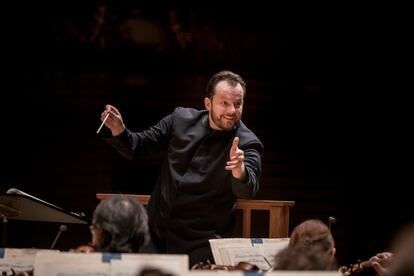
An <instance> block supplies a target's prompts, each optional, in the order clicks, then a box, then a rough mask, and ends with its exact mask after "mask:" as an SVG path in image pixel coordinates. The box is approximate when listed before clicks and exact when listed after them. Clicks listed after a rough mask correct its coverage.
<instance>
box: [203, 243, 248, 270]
mask: <svg viewBox="0 0 414 276" xmlns="http://www.w3.org/2000/svg"><path fill="white" fill-rule="evenodd" d="M209 242H210V247H211V252H212V253H213V257H214V262H215V263H216V264H220V265H229V264H227V263H225V260H223V258H222V255H221V252H220V248H234V247H237V248H247V247H252V243H251V241H250V239H244V238H233V239H210V240H209ZM226 260H227V259H226Z"/></svg>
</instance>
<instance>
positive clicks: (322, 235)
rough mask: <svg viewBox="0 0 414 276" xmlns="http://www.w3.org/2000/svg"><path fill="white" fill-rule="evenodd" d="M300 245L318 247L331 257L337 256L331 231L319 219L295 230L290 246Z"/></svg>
mask: <svg viewBox="0 0 414 276" xmlns="http://www.w3.org/2000/svg"><path fill="white" fill-rule="evenodd" d="M298 244H300V245H304V246H305V247H308V248H310V247H315V246H318V247H320V248H321V250H323V251H325V252H327V253H328V254H330V255H335V251H336V249H335V242H334V239H333V237H332V233H331V230H329V227H328V226H327V225H326V224H325V223H323V222H322V221H320V220H318V219H309V220H305V221H304V222H302V223H301V224H299V225H297V226H296V227H295V228H294V229H293V231H292V233H291V235H290V242H289V246H294V245H298Z"/></svg>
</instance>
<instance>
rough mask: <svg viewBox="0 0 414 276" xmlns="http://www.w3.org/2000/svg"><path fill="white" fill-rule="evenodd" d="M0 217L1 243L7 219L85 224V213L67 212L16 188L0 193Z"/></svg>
mask: <svg viewBox="0 0 414 276" xmlns="http://www.w3.org/2000/svg"><path fill="white" fill-rule="evenodd" d="M0 217H1V218H2V219H3V245H5V242H6V240H5V239H6V238H5V233H6V223H7V220H8V219H15V220H31V221H46V222H60V223H76V224H87V223H88V222H87V221H86V220H85V215H82V214H78V213H74V212H69V211H67V210H64V209H62V208H60V207H58V206H56V205H53V204H50V203H48V202H46V201H43V200H41V199H39V198H36V197H34V196H32V195H29V194H27V193H25V192H22V191H20V190H18V189H15V188H11V189H9V190H8V191H7V193H6V194H4V195H0Z"/></svg>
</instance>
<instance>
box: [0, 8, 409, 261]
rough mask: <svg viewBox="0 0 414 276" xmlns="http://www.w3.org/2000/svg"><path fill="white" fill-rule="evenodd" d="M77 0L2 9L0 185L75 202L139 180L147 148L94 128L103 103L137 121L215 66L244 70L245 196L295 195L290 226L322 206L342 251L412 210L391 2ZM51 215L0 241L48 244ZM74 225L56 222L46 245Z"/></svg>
mask: <svg viewBox="0 0 414 276" xmlns="http://www.w3.org/2000/svg"><path fill="white" fill-rule="evenodd" d="M83 2H84V1H79V2H76V1H59V3H58V4H57V3H55V4H48V5H46V4H30V5H27V4H22V7H18V11H19V14H18V16H17V17H16V18H14V20H11V21H10V24H9V30H11V35H12V36H11V38H10V41H13V43H10V45H8V46H11V47H10V48H11V49H10V50H7V51H4V52H3V54H4V55H5V56H6V57H5V58H7V60H11V61H12V62H11V64H10V65H9V64H7V68H5V69H6V71H7V73H9V74H7V75H6V76H7V78H8V79H7V82H6V83H9V82H10V83H11V84H12V85H11V86H7V87H8V88H7V89H5V90H6V91H4V92H3V95H4V96H3V97H4V98H3V99H4V102H3V103H2V107H3V116H2V117H3V118H2V121H3V135H2V136H3V138H4V139H5V140H3V141H5V142H4V143H3V146H4V151H3V152H4V155H3V164H6V165H5V168H3V170H2V171H3V177H2V181H1V182H0V183H1V192H3V193H4V192H6V191H7V189H9V188H11V187H15V188H18V189H21V190H23V191H25V192H27V193H30V194H32V195H34V196H36V197H39V198H41V199H43V200H45V201H48V202H51V203H53V204H56V205H58V206H60V207H62V208H64V209H67V210H70V211H75V212H84V213H85V214H86V216H87V218H90V217H91V215H92V212H93V209H94V207H95V206H96V204H97V203H98V200H97V199H96V197H95V194H96V193H113V192H121V193H137V194H149V193H150V192H151V189H152V187H153V184H154V182H155V178H156V175H157V172H158V156H144V157H142V158H140V159H137V160H133V161H132V162H131V161H128V160H125V159H122V157H121V156H119V155H118V154H117V153H116V152H115V151H114V150H113V149H112V148H110V147H109V146H108V145H107V144H105V143H104V142H103V141H102V140H100V139H99V138H98V137H97V136H96V134H95V132H96V129H97V128H98V126H99V125H100V114H101V112H102V111H103V109H104V107H105V104H108V103H109V104H113V105H115V106H117V107H118V108H119V110H120V111H121V113H122V115H123V118H124V121H125V122H126V124H127V126H128V127H129V128H130V129H132V130H140V129H144V128H147V127H149V126H151V125H153V124H155V123H156V122H157V121H158V120H159V119H161V118H162V117H163V116H165V115H167V114H169V113H170V112H172V111H173V109H174V108H175V107H176V106H185V107H195V108H203V104H202V103H203V97H204V89H205V85H206V83H207V81H208V79H209V78H210V77H211V75H212V74H214V73H215V72H217V71H219V70H224V69H228V70H232V71H235V72H237V73H239V74H240V75H241V76H242V77H243V78H244V79H245V80H246V82H247V87H248V92H247V98H246V101H245V107H244V114H243V121H244V122H245V123H246V124H247V126H248V127H249V128H250V129H251V130H253V131H254V132H255V133H256V134H257V136H258V137H259V138H260V139H261V140H262V142H263V144H264V145H265V153H264V155H263V173H262V177H261V189H260V192H259V194H258V196H257V198H258V199H271V200H292V201H295V202H296V204H295V206H294V207H293V208H292V209H291V213H290V229H292V228H293V227H294V226H295V225H297V224H298V223H300V222H302V221H303V220H305V219H309V218H319V219H321V220H323V221H325V222H327V221H328V217H329V216H334V217H335V218H337V223H336V224H334V225H333V226H332V227H333V228H332V231H333V234H334V236H335V239H336V243H337V250H338V253H337V254H338V260H339V263H340V264H346V263H352V262H355V261H356V260H357V259H362V260H364V259H367V258H369V257H370V256H372V255H373V254H375V253H377V252H379V251H382V250H385V249H387V248H388V246H389V242H390V240H391V238H392V237H393V236H394V235H395V234H396V232H397V231H398V230H399V229H400V228H401V227H402V226H403V225H405V224H407V223H408V222H410V221H412V220H413V204H412V203H411V201H412V196H411V193H410V192H409V186H410V185H411V184H412V177H411V176H410V175H409V174H408V172H409V171H411V170H410V169H411V168H410V166H409V165H408V164H410V163H411V162H409V161H406V160H410V159H411V155H410V154H409V149H410V148H411V146H409V142H410V138H409V133H410V132H411V131H410V129H411V128H412V123H411V122H410V121H409V119H408V118H409V116H408V110H409V108H408V107H407V106H408V104H409V102H408V101H407V100H406V99H405V96H406V95H407V94H409V93H410V92H412V88H411V91H410V89H409V88H408V89H407V88H406V86H405V83H406V79H408V76H409V72H408V71H405V70H403V69H402V68H404V67H406V66H407V65H409V63H408V60H409V56H410V55H408V54H407V55H406V53H405V49H407V46H405V45H406V44H405V42H406V40H407V39H408V38H406V36H405V35H404V31H403V28H404V27H403V26H404V23H405V22H404V18H399V19H398V20H397V23H395V21H392V20H391V19H390V18H389V17H388V16H387V15H389V14H391V11H390V12H389V13H386V14H385V15H384V14H383V13H379V14H378V15H376V14H375V13H372V12H369V11H368V10H367V9H363V8H362V9H354V8H355V7H319V6H300V7H294V6H292V7H286V6H282V5H278V4H273V6H268V5H265V4H263V3H261V1H259V2H255V3H249V5H247V4H243V3H234V4H233V3H230V4H228V5H225V6H224V5H223V4H222V3H220V2H218V1H217V2H215V1H210V2H208V4H207V3H206V4H198V6H197V7H193V6H191V5H189V3H186V2H179V1H155V2H151V5H149V4H148V3H147V2H145V1H144V2H133V1H124V2H123V3H117V2H115V1H114V2H112V1H94V2H88V3H83ZM231 4H233V5H231ZM102 9H105V13H104V23H103V24H102V25H101V27H99V18H101V17H100V16H99V11H100V10H102ZM326 9H327V10H326ZM174 18H175V19H174ZM5 67H6V66H5ZM9 76H10V77H9ZM255 217H256V219H257V221H256V226H254V227H253V235H256V236H265V235H266V231H267V230H266V228H267V225H266V223H267V222H266V218H265V214H261V213H258V214H257V216H255ZM58 228H59V224H54V223H47V222H30V221H25V222H23V221H13V220H10V221H9V223H8V224H7V230H8V231H7V246H9V247H40V248H48V247H49V246H50V245H51V243H52V241H53V239H54V237H55V235H56V233H57V231H58ZM1 231H2V232H4V225H3V227H2V228H1ZM89 236H90V235H89V231H88V228H87V227H86V226H84V225H68V231H67V232H66V233H64V234H63V235H62V236H61V238H60V240H59V242H58V243H57V245H56V247H57V248H59V249H62V250H66V249H69V248H74V247H76V246H77V245H79V244H83V243H87V242H88V241H89V238H90V237H89Z"/></svg>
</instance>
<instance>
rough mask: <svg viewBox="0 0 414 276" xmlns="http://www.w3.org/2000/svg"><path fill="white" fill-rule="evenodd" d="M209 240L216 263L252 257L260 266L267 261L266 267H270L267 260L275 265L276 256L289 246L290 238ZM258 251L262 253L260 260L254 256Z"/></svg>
mask: <svg viewBox="0 0 414 276" xmlns="http://www.w3.org/2000/svg"><path fill="white" fill-rule="evenodd" d="M209 241H210V246H211V251H212V253H213V256H214V261H215V263H216V264H220V265H236V264H238V263H239V262H241V261H244V262H249V261H248V259H249V258H250V259H251V261H252V262H250V263H252V264H255V265H257V266H258V267H259V268H261V266H264V264H262V262H264V263H265V265H266V268H269V265H268V264H267V262H269V263H270V264H272V265H273V261H274V256H275V255H276V254H277V253H279V251H280V250H282V249H283V248H285V247H287V246H288V244H289V241H290V239H289V238H275V239H260V238H256V239H254V238H252V239H247V238H235V239H211V240H209ZM237 251H239V252H240V254H237V256H236V253H237ZM248 252H251V254H253V255H252V256H249V253H248ZM258 252H260V254H261V257H260V260H259V259H257V258H256V257H257V256H256V257H254V254H259V253H258ZM265 258H266V260H265ZM256 259H257V260H256ZM253 261H256V262H257V264H256V263H253ZM258 264H259V265H258Z"/></svg>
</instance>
